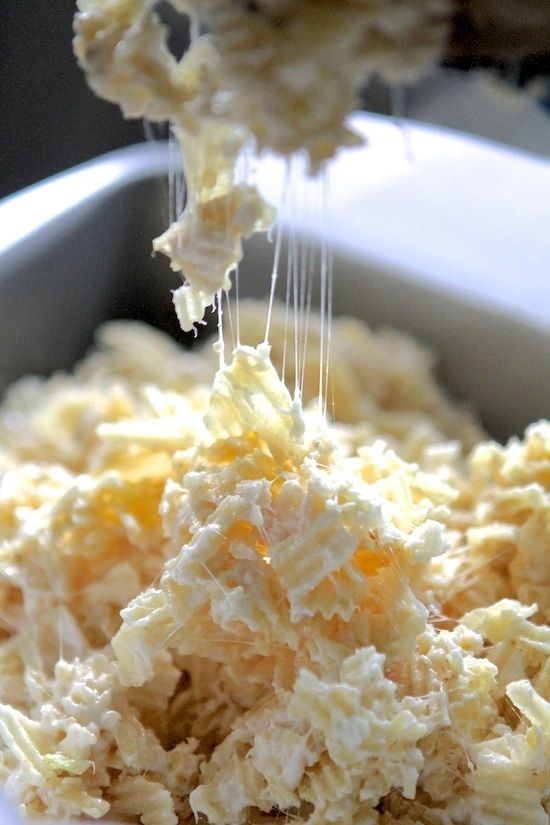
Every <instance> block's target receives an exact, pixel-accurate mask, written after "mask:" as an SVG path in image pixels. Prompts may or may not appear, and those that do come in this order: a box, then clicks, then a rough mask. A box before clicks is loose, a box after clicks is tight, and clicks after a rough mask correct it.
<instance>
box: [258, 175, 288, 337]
mask: <svg viewBox="0 0 550 825" xmlns="http://www.w3.org/2000/svg"><path fill="white" fill-rule="evenodd" d="M289 185H290V162H289V161H287V163H286V167H285V176H284V181H283V194H282V198H281V205H280V208H279V210H278V211H279V216H278V220H277V225H276V238H275V254H274V257H273V269H272V270H271V288H270V292H269V305H268V309H267V320H266V325H265V336H264V344H267V343H268V342H269V332H270V329H271V317H272V313H273V304H274V302H275V290H276V288H277V281H278V278H279V266H280V262H281V248H282V243H283V223H284V221H283V217H284V215H285V211H286V203H287V194H288V188H289Z"/></svg>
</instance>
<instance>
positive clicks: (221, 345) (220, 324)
mask: <svg viewBox="0 0 550 825" xmlns="http://www.w3.org/2000/svg"><path fill="white" fill-rule="evenodd" d="M222 294H223V290H221V289H220V290H219V292H218V293H217V301H216V303H217V306H218V354H219V357H220V369H223V368H224V367H225V343H224V340H223V306H222Z"/></svg>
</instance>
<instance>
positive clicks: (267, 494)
mask: <svg viewBox="0 0 550 825" xmlns="http://www.w3.org/2000/svg"><path fill="white" fill-rule="evenodd" d="M263 310H264V312H265V307H264V308H263ZM260 315H261V312H260V311H259V307H258V305H255V304H252V305H249V304H247V303H246V302H244V303H243V304H242V306H241V319H240V321H241V327H242V336H243V341H244V342H245V343H243V344H241V346H240V348H238V349H237V351H236V352H235V354H234V357H233V360H232V361H231V362H230V363H229V365H228V366H225V367H222V368H221V370H217V364H216V356H215V354H214V353H213V352H212V350H211V349H210V347H206V348H204V349H202V350H201V351H198V352H192V353H190V352H183V351H180V350H179V349H177V347H176V346H175V345H174V344H172V343H170V342H169V341H168V340H167V339H165V338H164V337H163V336H162V335H161V334H160V333H155V332H153V331H152V330H150V329H147V328H145V327H142V326H140V325H132V324H128V323H118V324H111V325H108V326H106V327H104V328H103V330H101V332H100V335H99V339H98V349H97V350H96V351H95V352H94V353H92V354H91V355H90V356H89V357H88V358H87V359H86V360H85V361H84V362H83V363H82V364H80V365H79V366H78V367H77V369H76V370H75V372H74V374H73V375H61V374H60V375H56V376H54V377H53V378H51V379H48V380H43V379H24V380H23V381H21V382H20V383H19V384H16V385H15V386H14V387H13V388H12V390H11V391H10V393H9V394H8V397H7V399H6V401H5V402H4V405H3V406H2V408H0V455H1V471H0V472H1V475H0V478H1V481H0V502H1V507H0V514H1V520H0V538H1V555H0V599H1V603H2V608H1V612H0V621H1V624H2V641H1V642H0V661H1V665H0V666H1V672H2V679H1V680H0V699H1V704H0V739H1V741H2V743H3V746H2V750H1V761H0V779H1V781H2V784H3V787H4V790H5V792H6V793H7V794H8V796H9V797H10V799H11V800H12V801H13V802H14V803H15V804H16V805H17V806H18V810H19V811H20V812H21V813H22V814H24V815H26V816H28V817H31V818H33V817H38V818H41V819H44V818H46V820H50V821H52V822H56V821H59V820H60V819H62V818H63V817H66V816H71V815H72V816H83V815H85V816H89V817H94V818H101V817H104V816H112V817H114V818H116V819H118V820H122V821H128V822H130V821H131V822H134V821H136V820H139V821H140V822H142V823H143V824H144V825H158V824H159V823H167V824H168V825H177V823H178V822H179V823H182V822H192V821H193V819H194V817H199V816H203V817H204V818H205V819H206V820H207V821H208V822H210V823H212V825H238V824H239V823H243V825H244V823H253V822H257V823H260V822H262V823H266V822H269V821H274V820H276V819H277V818H278V817H280V816H286V817H289V818H292V819H293V820H295V821H297V822H303V823H308V825H316V823H317V824H318V825H321V823H329V822H338V823H350V825H359V823H365V822H368V823H380V825H389V824H390V823H401V825H407V824H409V823H412V822H415V823H434V822H437V823H439V822H441V823H446V822H449V823H451V822H464V823H476V824H477V823H483V825H485V823H491V825H493V824H494V825H497V823H499V825H500V823H502V822H504V821H509V822H512V821H513V822H516V821H517V822H522V823H523V822H525V823H527V822H529V823H539V822H540V823H541V825H542V823H543V822H547V820H548V805H549V802H548V800H549V799H550V759H549V757H548V754H549V746H548V718H550V678H549V675H550V625H549V621H550V616H549V613H548V604H549V600H548V594H547V588H548V578H549V577H548V571H547V569H546V568H547V564H546V561H545V559H546V556H547V553H546V551H545V548H546V546H547V543H548V536H547V532H548V530H547V528H548V524H547V522H548V523H550V522H549V521H548V518H547V511H549V509H550V481H549V479H550V473H549V467H550V425H548V424H547V423H539V424H537V425H534V426H533V427H531V428H529V429H528V431H527V433H526V435H525V438H524V439H523V440H521V441H520V440H519V439H513V440H512V441H511V442H510V443H509V444H508V445H507V446H506V447H499V446H497V445H496V444H494V443H492V442H487V441H484V440H483V436H482V433H481V432H480V430H479V429H478V428H477V426H476V424H475V422H474V421H473V420H472V419H471V417H470V416H469V415H468V414H467V413H465V412H463V411H459V410H457V409H456V408H454V407H453V406H452V405H451V404H450V402H449V401H448V400H447V399H446V397H445V396H444V395H443V394H442V392H441V390H439V389H438V388H437V386H436V384H435V383H434V381H433V378H432V375H431V358H430V356H429V355H428V353H426V352H425V351H424V350H423V349H421V348H420V347H419V345H418V344H415V343H414V342H413V341H411V340H409V339H407V338H405V337H403V336H401V335H398V334H397V333H387V332H381V333H377V334H375V333H372V332H370V331H368V330H367V329H365V328H364V327H363V326H362V325H361V324H359V323H358V322H355V321H349V320H345V319H342V320H340V319H335V322H334V332H335V334H334V353H333V357H334V359H335V362H336V364H337V370H336V373H337V375H338V374H339V371H340V367H341V374H340V382H341V383H340V384H338V386H337V391H336V408H335V410H336V419H337V420H335V421H334V423H323V422H322V419H320V418H319V415H318V407H317V402H316V398H315V388H316V380H315V378H316V374H317V363H318V359H319V340H320V321H319V319H318V318H316V317H315V316H313V315H312V316H311V319H310V326H311V335H310V342H309V347H308V349H307V351H306V352H305V354H304V357H305V360H306V363H305V376H306V378H305V382H304V405H303V407H302V406H300V405H299V404H298V405H297V403H296V401H295V400H294V399H293V398H292V396H291V395H290V393H289V392H288V390H287V389H286V387H285V386H284V384H283V383H282V382H281V381H280V379H279V378H278V375H277V371H276V369H275V368H274V367H273V366H272V363H274V364H277V363H280V362H281V359H282V352H283V348H284V310H282V309H280V308H279V307H278V306H277V305H275V306H274V307H273V313H272V321H271V336H270V339H271V353H270V352H269V347H268V346H267V345H266V344H265V343H262V336H263V333H264V324H263V322H262V321H261V320H259V316H260ZM354 353H355V354H356V357H355V358H354V357H353V354H354ZM359 353H361V357H359ZM270 356H271V357H270ZM287 357H289V359H290V360H289V369H290V370H292V369H294V368H295V365H294V364H293V363H292V354H290V355H288V356H287ZM308 375H311V378H310V379H308ZM340 414H341V415H340ZM535 600H538V606H537V604H535Z"/></svg>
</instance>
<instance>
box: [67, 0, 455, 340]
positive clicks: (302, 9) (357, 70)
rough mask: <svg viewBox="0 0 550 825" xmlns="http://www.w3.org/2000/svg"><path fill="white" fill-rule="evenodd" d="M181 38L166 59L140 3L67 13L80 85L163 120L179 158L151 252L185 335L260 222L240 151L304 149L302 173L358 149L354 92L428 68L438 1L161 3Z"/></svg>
mask: <svg viewBox="0 0 550 825" xmlns="http://www.w3.org/2000/svg"><path fill="white" fill-rule="evenodd" d="M172 5H173V6H174V7H175V8H176V9H177V10H178V11H180V12H181V13H182V14H186V15H189V17H190V18H191V20H192V21H193V27H194V28H195V29H197V30H199V31H204V32H205V33H203V34H201V35H200V36H197V37H195V38H194V39H193V41H192V43H191V46H190V48H189V49H188V51H187V52H186V53H185V54H184V55H183V57H182V58H181V59H180V60H176V58H175V57H174V56H173V55H172V54H171V52H170V50H169V48H168V45H167V31H166V28H165V27H164V26H163V25H162V24H161V22H160V21H159V19H158V16H157V14H156V12H155V6H156V3H155V1H154V0H78V8H79V13H78V14H77V15H76V18H75V32H76V37H75V41H74V46H75V52H76V54H77V56H78V60H79V62H80V65H81V66H82V68H83V69H84V71H85V73H86V76H87V79H88V82H89V83H90V85H91V87H92V88H93V90H94V91H95V92H96V93H97V94H98V95H100V96H101V97H104V98H106V99H107V100H110V101H113V102H115V103H118V104H119V105H120V106H121V108H122V111H123V113H124V115H125V116H126V117H134V118H135V117H140V118H141V117H143V118H146V119H147V120H149V121H155V122H156V121H161V122H162V121H168V122H169V123H170V124H171V128H172V131H173V134H174V135H175V137H176V139H177V140H178V142H179V144H180V147H181V155H182V160H183V168H184V173H185V180H186V186H187V191H186V195H187V202H186V205H185V209H184V210H183V213H182V214H181V215H179V216H177V219H176V220H175V221H174V222H173V223H172V225H171V226H170V227H168V229H167V230H166V232H165V233H164V234H163V235H161V237H160V238H157V239H156V241H155V242H154V248H155V249H156V250H159V251H161V252H163V253H165V254H166V255H168V257H169V258H170V262H171V266H172V268H173V269H174V270H176V271H177V272H181V273H182V275H183V276H184V278H185V284H184V285H183V286H182V287H181V288H180V289H178V290H177V291H176V293H175V295H174V303H175V305H176V310H177V314H178V318H179V320H180V323H181V325H182V327H183V329H185V330H190V329H192V328H193V327H194V325H195V324H197V323H200V322H201V321H202V318H203V315H204V312H205V309H206V307H207V306H209V305H210V304H211V303H212V301H213V299H214V295H215V294H216V293H217V292H218V291H219V290H222V289H223V290H227V289H229V286H230V281H229V273H230V272H231V270H232V269H234V268H235V266H236V265H237V264H238V262H239V260H240V259H241V257H242V248H241V241H242V238H245V237H247V236H248V235H250V234H251V233H253V232H255V231H258V230H263V229H266V228H268V227H269V226H270V224H272V223H273V221H274V217H275V215H274V212H273V210H272V209H271V208H270V207H269V206H268V205H267V204H266V203H265V202H264V201H263V199H262V198H261V196H260V195H259V193H258V192H257V190H256V189H255V187H254V186H252V185H249V184H248V183H247V182H246V181H245V183H244V184H243V182H241V181H239V179H238V175H237V168H236V167H237V160H238V158H239V155H240V154H241V152H242V151H243V149H244V148H245V147H250V146H252V145H253V146H255V147H256V148H257V149H259V150H262V149H266V148H269V149H273V150H275V151H276V152H280V153H282V154H283V155H287V156H289V155H291V154H292V153H294V152H296V151H298V150H305V152H306V153H307V155H308V157H309V162H310V166H311V168H312V170H315V169H318V168H319V166H320V165H321V164H322V163H323V162H324V161H325V160H327V159H329V158H331V157H332V156H333V155H334V153H335V152H336V150H337V149H338V147H339V146H349V145H353V144H354V143H358V142H359V138H358V136H357V135H356V134H354V133H353V132H352V131H350V129H349V128H348V127H347V126H346V117H347V115H348V114H349V113H350V112H351V111H352V109H353V108H354V106H355V104H356V95H357V91H358V87H359V85H360V83H361V82H362V81H363V80H364V79H365V77H366V76H368V75H369V74H370V73H372V72H375V71H378V72H381V73H383V74H385V75H386V76H390V77H392V78H394V79H398V78H401V79H402V78H408V77H410V76H411V75H414V74H417V73H418V72H420V71H422V70H423V69H425V68H426V66H428V65H431V64H432V63H433V62H434V60H436V58H437V57H438V56H439V54H440V51H441V49H442V46H443V43H444V38H445V34H446V32H447V31H448V24H449V19H450V17H451V3H450V0H391V2H387V0H332V2H329V3H327V2H324V0H300V2H295V0H258V2H252V3H250V2H245V0H172Z"/></svg>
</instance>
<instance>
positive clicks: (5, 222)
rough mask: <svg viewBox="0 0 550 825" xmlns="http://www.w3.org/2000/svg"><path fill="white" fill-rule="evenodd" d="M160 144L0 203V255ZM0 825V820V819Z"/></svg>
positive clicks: (149, 159) (113, 156)
mask: <svg viewBox="0 0 550 825" xmlns="http://www.w3.org/2000/svg"><path fill="white" fill-rule="evenodd" d="M167 163H168V149H167V147H166V145H165V144H164V143H157V142H155V143H150V144H137V145H136V146H132V147H130V148H129V149H119V150H116V151H114V152H109V154H107V155H103V156H102V157H100V158H97V159H95V160H92V161H89V162H87V163H83V164H81V165H80V166H77V167H75V168H74V169H70V170H69V171H68V172H62V173H61V174H59V175H55V176H53V177H51V178H48V179H47V180H45V181H41V182H40V183H36V184H34V185H33V186H29V187H28V188H27V189H23V190H22V191H21V192H16V193H15V194H14V195H10V196H9V197H7V198H4V199H3V200H2V201H0V255H1V254H2V253H3V252H7V251H8V250H10V249H11V248H13V247H15V246H17V244H18V243H20V242H21V241H25V240H26V239H28V238H29V237H30V236H31V235H33V234H34V233H35V232H37V231H39V230H40V231H44V230H47V228H48V226H49V225H50V224H52V223H53V221H55V220H57V219H59V218H62V217H63V215H65V214H67V213H69V212H71V211H74V210H76V209H78V207H79V206H82V205H86V204H89V203H90V201H92V200H94V199H95V198H97V197H100V196H102V195H103V194H105V193H107V192H109V191H112V190H113V189H116V188H117V187H121V186H122V185H125V184H127V183H129V182H131V181H133V180H137V179H139V178H140V177H147V176H152V175H154V174H158V175H162V174H166V172H167V168H168V166H167ZM0 825H1V823H0Z"/></svg>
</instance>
